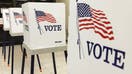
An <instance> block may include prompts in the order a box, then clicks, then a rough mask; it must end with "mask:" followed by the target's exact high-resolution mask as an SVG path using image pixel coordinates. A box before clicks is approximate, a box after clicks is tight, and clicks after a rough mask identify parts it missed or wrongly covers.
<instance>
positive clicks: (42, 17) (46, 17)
mask: <svg viewBox="0 0 132 74" xmlns="http://www.w3.org/2000/svg"><path fill="white" fill-rule="evenodd" d="M35 13H36V18H37V21H38V22H42V21H47V22H50V23H56V19H55V17H53V16H52V15H51V14H49V13H45V12H43V11H35Z"/></svg>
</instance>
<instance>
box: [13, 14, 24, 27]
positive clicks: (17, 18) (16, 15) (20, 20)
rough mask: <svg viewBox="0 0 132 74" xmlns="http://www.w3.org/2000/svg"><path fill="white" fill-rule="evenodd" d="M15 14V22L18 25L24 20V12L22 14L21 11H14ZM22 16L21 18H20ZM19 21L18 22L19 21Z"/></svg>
mask: <svg viewBox="0 0 132 74" xmlns="http://www.w3.org/2000/svg"><path fill="white" fill-rule="evenodd" d="M13 14H14V18H15V22H16V24H17V25H18V24H23V20H22V14H20V13H18V12H14V13H13ZM19 18H20V19H19ZM17 21H18V22H19V23H18V22H17Z"/></svg>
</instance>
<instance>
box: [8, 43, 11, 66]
mask: <svg viewBox="0 0 132 74" xmlns="http://www.w3.org/2000/svg"><path fill="white" fill-rule="evenodd" d="M10 52H11V47H10V45H9V51H8V67H9V65H10Z"/></svg>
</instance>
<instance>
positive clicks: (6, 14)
mask: <svg viewBox="0 0 132 74" xmlns="http://www.w3.org/2000/svg"><path fill="white" fill-rule="evenodd" d="M1 13H2V18H3V30H4V31H9V29H10V17H9V10H8V9H6V8H2V9H1Z"/></svg>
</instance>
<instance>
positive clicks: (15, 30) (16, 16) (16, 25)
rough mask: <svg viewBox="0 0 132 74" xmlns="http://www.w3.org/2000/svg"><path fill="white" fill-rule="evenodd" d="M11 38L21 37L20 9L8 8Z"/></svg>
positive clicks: (21, 19) (21, 18)
mask: <svg viewBox="0 0 132 74" xmlns="http://www.w3.org/2000/svg"><path fill="white" fill-rule="evenodd" d="M9 16H10V32H9V33H10V34H11V36H22V35H23V17H22V8H9Z"/></svg>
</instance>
